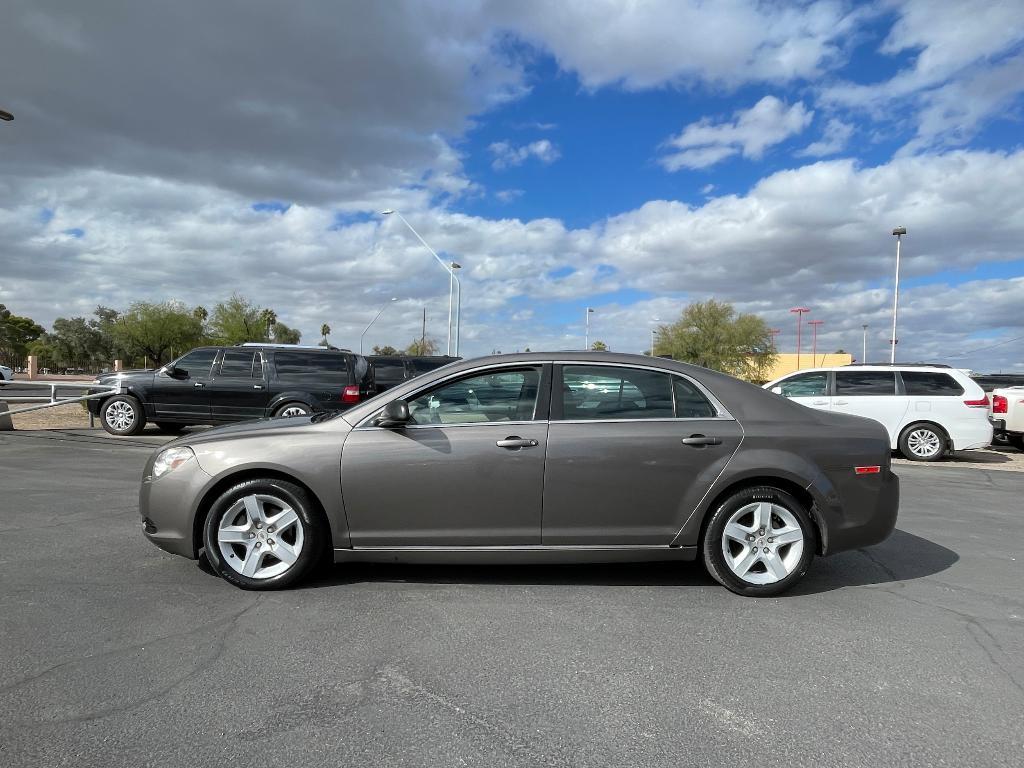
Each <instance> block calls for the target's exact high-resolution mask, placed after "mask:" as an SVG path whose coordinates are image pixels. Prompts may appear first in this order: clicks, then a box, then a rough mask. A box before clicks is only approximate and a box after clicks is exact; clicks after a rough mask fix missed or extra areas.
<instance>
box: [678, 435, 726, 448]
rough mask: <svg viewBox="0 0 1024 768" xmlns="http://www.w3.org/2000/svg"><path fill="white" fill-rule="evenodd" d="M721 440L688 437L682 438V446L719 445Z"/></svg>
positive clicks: (705, 437)
mask: <svg viewBox="0 0 1024 768" xmlns="http://www.w3.org/2000/svg"><path fill="white" fill-rule="evenodd" d="M721 444H722V438H720V437H707V436H706V435H690V436H689V437H684V438H683V445H696V446H704V445H721Z"/></svg>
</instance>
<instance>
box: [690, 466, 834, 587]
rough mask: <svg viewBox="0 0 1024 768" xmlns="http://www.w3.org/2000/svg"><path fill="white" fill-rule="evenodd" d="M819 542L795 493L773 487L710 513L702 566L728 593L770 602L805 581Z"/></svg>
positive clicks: (747, 491)
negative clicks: (804, 577) (781, 540)
mask: <svg viewBox="0 0 1024 768" xmlns="http://www.w3.org/2000/svg"><path fill="white" fill-rule="evenodd" d="M783 537H785V539H786V541H785V542H782V543H780V541H778V539H782V538H783ZM817 541H818V539H817V531H816V529H815V527H814V523H813V522H812V521H811V518H810V515H809V514H808V513H807V510H805V509H804V507H803V505H802V504H801V503H800V502H799V501H797V500H796V498H795V497H794V496H793V495H792V494H789V493H786V492H785V491H782V490H779V489H778V488H772V487H771V486H758V487H755V488H744V489H743V490H741V491H738V492H737V493H734V494H733V495H732V496H730V497H729V498H728V499H726V500H725V501H724V502H723V503H722V504H720V505H719V506H718V509H716V510H715V511H714V512H713V513H712V515H711V519H710V520H709V521H708V524H707V528H706V529H705V531H704V541H703V543H702V550H703V558H704V567H705V568H707V570H708V573H710V574H711V576H712V578H714V579H715V581H717V582H718V583H719V584H721V585H722V586H724V587H725V588H726V589H728V590H729V591H730V592H735V593H736V594H738V595H745V596H748V597H771V596H773V595H778V594H781V593H782V592H785V591H786V590H787V589H789V588H790V587H792V586H793V585H794V584H796V582H798V581H800V579H802V578H803V575H804V574H805V573H807V569H808V568H809V567H810V565H811V561H812V560H814V553H815V551H816V550H817ZM765 550H768V551H767V552H765Z"/></svg>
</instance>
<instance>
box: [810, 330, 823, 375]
mask: <svg viewBox="0 0 1024 768" xmlns="http://www.w3.org/2000/svg"><path fill="white" fill-rule="evenodd" d="M824 322H825V321H824V320H808V321H807V324H808V325H809V326H811V327H812V328H813V329H814V336H813V338H814V340H813V341H812V342H811V367H812V368H813V367H814V366H816V365H817V364H818V326H819V325H821V324H822V323H824Z"/></svg>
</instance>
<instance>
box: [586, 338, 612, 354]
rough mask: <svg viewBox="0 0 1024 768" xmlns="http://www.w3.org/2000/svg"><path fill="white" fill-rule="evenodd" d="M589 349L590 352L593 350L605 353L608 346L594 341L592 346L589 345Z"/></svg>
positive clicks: (599, 341)
mask: <svg viewBox="0 0 1024 768" xmlns="http://www.w3.org/2000/svg"><path fill="white" fill-rule="evenodd" d="M590 348H591V349H592V350H594V351H595V352H607V351H608V345H607V344H605V343H604V342H603V341H601V340H598V341H595V342H594V343H593V344H591V345H590Z"/></svg>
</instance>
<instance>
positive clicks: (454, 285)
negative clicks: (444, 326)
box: [448, 261, 462, 357]
mask: <svg viewBox="0 0 1024 768" xmlns="http://www.w3.org/2000/svg"><path fill="white" fill-rule="evenodd" d="M449 267H450V268H449V270H448V274H450V275H451V280H450V281H449V286H448V338H449V339H451V337H452V295H453V293H455V294H457V295H458V298H457V299H456V301H455V356H456V357H458V355H459V331H461V330H462V283H460V282H459V278H458V277H456V276H455V270H457V269H462V265H461V264H459V263H458V262H457V261H453V262H451V263H450V264H449ZM453 289H456V290H454V291H453ZM448 354H449V355H451V352H450V351H449V352H448Z"/></svg>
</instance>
